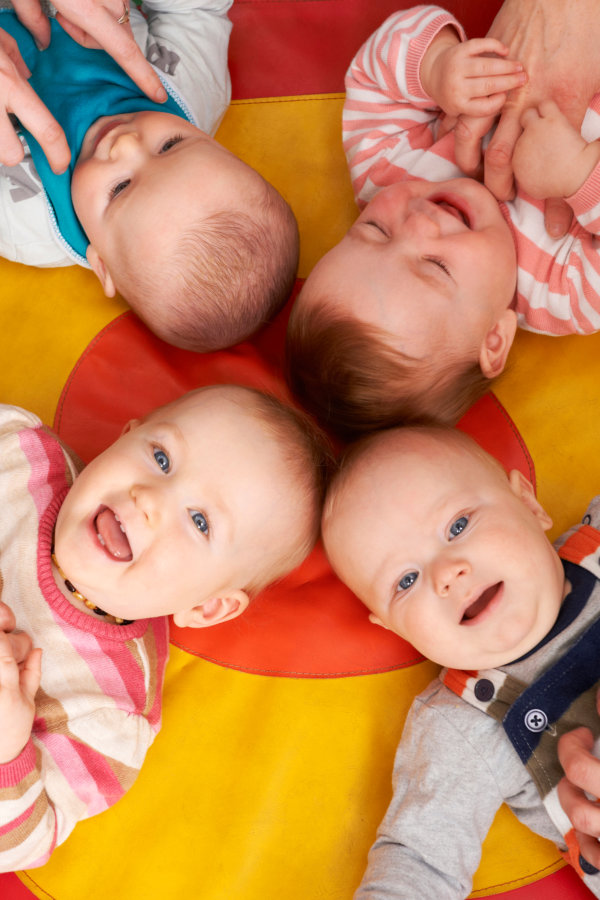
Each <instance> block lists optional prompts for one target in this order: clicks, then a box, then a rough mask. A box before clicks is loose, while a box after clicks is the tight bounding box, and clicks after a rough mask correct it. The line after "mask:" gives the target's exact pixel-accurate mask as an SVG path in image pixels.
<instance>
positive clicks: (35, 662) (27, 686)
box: [21, 647, 42, 700]
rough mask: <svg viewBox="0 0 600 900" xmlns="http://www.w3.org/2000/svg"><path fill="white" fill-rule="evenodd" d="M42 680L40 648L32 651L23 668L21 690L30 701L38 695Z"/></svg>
mask: <svg viewBox="0 0 600 900" xmlns="http://www.w3.org/2000/svg"><path fill="white" fill-rule="evenodd" d="M41 680H42V651H41V650H40V648H39V647H36V649H35V650H32V651H31V653H30V654H29V656H28V657H27V660H26V661H25V664H24V665H23V667H22V668H21V689H22V690H23V692H24V694H25V695H26V696H27V697H28V698H29V699H30V700H33V698H34V697H35V695H36V692H37V689H38V688H39V686H40V681H41Z"/></svg>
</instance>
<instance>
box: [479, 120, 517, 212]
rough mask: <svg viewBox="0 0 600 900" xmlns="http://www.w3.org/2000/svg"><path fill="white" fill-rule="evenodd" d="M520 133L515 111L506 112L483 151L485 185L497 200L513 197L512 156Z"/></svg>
mask: <svg viewBox="0 0 600 900" xmlns="http://www.w3.org/2000/svg"><path fill="white" fill-rule="evenodd" d="M522 131H523V129H522V127H521V123H520V122H519V114H518V113H517V111H516V110H515V109H512V108H511V109H508V110H506V112H504V113H503V114H502V115H501V116H500V121H499V122H498V127H497V128H496V131H495V133H494V135H493V136H492V139H491V141H490V143H489V145H488V148H487V150H486V151H485V158H484V181H485V185H486V187H487V188H488V190H490V191H491V192H492V194H493V195H494V196H495V197H496V198H497V199H498V200H510V199H511V197H513V196H514V184H513V171H512V155H513V150H514V148H515V144H516V143H517V140H518V139H519V137H520V135H521V133H522Z"/></svg>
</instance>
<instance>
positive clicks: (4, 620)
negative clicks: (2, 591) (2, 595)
mask: <svg viewBox="0 0 600 900" xmlns="http://www.w3.org/2000/svg"><path fill="white" fill-rule="evenodd" d="M15 625H16V621H15V614H14V613H13V611H12V609H11V608H10V606H8V604H7V603H4V602H3V601H2V600H0V630H1V631H12V630H13V628H14V627H15Z"/></svg>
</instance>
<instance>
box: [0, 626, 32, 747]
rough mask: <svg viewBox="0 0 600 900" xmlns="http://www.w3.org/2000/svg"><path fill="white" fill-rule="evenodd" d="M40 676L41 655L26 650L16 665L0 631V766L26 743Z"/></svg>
mask: <svg viewBox="0 0 600 900" xmlns="http://www.w3.org/2000/svg"><path fill="white" fill-rule="evenodd" d="M41 674H42V651H41V650H40V649H35V650H30V651H29V653H28V654H27V656H26V657H25V659H24V660H23V662H22V663H21V665H19V663H18V661H17V658H16V656H15V653H14V649H13V645H12V642H11V640H10V635H9V634H6V633H5V632H4V631H0V764H3V763H8V762H10V761H11V760H13V759H15V757H17V756H18V755H19V753H20V752H21V751H22V749H23V747H24V746H25V745H26V743H27V741H28V740H29V735H30V734H31V727H32V725H33V719H34V716H35V694H36V691H37V689H38V687H39V686H40V679H41Z"/></svg>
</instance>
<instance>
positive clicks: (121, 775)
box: [0, 406, 168, 872]
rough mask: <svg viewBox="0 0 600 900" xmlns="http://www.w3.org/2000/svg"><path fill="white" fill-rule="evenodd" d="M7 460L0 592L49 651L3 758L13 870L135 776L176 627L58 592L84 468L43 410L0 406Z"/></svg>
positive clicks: (0, 860) (151, 730)
mask: <svg viewBox="0 0 600 900" xmlns="http://www.w3.org/2000/svg"><path fill="white" fill-rule="evenodd" d="M0 459H1V460H2V465H1V467H0V496H1V497H2V504H1V505H0V591H1V593H0V596H1V598H2V600H3V601H4V602H5V603H7V604H8V605H9V606H10V607H11V608H12V610H13V612H14V613H15V616H16V621H17V627H18V628H20V629H22V630H23V631H25V632H26V633H27V634H29V635H30V636H31V638H32V640H33V643H34V646H37V647H41V648H42V650H43V657H42V681H41V685H40V688H39V690H38V693H37V695H36V710H35V720H34V724H33V729H32V733H31V737H30V739H29V741H28V742H27V744H26V746H25V747H24V749H23V750H22V752H21V753H20V754H19V756H18V757H16V759H14V760H12V762H9V763H5V764H3V765H0V871H1V872H8V871H13V870H15V869H23V868H32V867H34V866H40V865H43V864H44V863H45V862H46V861H47V860H48V858H49V856H50V855H51V853H52V851H53V850H54V848H55V847H56V846H57V845H58V844H60V843H62V842H63V841H64V840H65V839H66V838H67V837H68V835H69V834H70V832H71V831H72V830H73V828H74V826H75V825H76V824H77V822H78V821H79V820H81V819H84V818H87V817H88V816H93V815H96V814H97V813H99V812H102V811H103V810H105V809H107V808H108V807H109V806H111V805H112V804H113V803H115V802H116V801H117V800H118V799H119V797H122V796H123V794H124V793H125V792H126V791H127V790H128V789H129V788H130V787H131V785H132V784H133V782H134V780H135V778H136V776H137V774H138V772H139V770H140V768H141V765H142V763H143V761H144V757H145V755H146V752H147V750H148V747H149V746H150V744H151V743H152V741H153V739H154V736H155V735H156V733H157V732H158V730H159V728H160V717H161V693H162V684H163V677H164V670H165V665H166V661H167V656H168V625H167V619H166V618H156V619H145V620H140V621H136V622H133V623H132V624H130V625H125V626H119V625H112V624H109V623H107V622H105V621H103V620H102V619H100V618H96V617H95V616H94V617H92V616H89V615H87V614H86V613H83V612H80V611H79V610H78V609H76V608H75V607H74V606H73V605H72V604H71V603H70V602H69V601H68V600H67V599H66V598H65V597H63V595H62V593H61V592H60V591H59V590H58V588H57V586H56V584H55V582H54V578H53V574H52V568H51V561H50V548H51V544H52V536H53V530H54V524H55V522H56V517H57V515H58V510H59V508H60V505H61V503H62V500H63V499H64V497H65V495H66V493H67V491H68V488H69V486H70V485H71V483H72V481H73V478H74V476H75V474H76V470H75V465H74V463H73V461H72V460H71V459H70V458H69V456H68V455H67V454H66V452H65V451H64V450H63V448H62V447H61V444H60V442H59V441H58V439H57V438H56V437H55V436H54V435H52V434H50V433H49V432H48V431H47V430H46V429H45V428H44V427H43V426H42V425H41V423H40V421H39V419H37V417H36V416H34V415H33V414H32V413H28V412H25V411H24V410H21V409H18V408H16V407H10V406H0ZM0 727H2V723H0Z"/></svg>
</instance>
